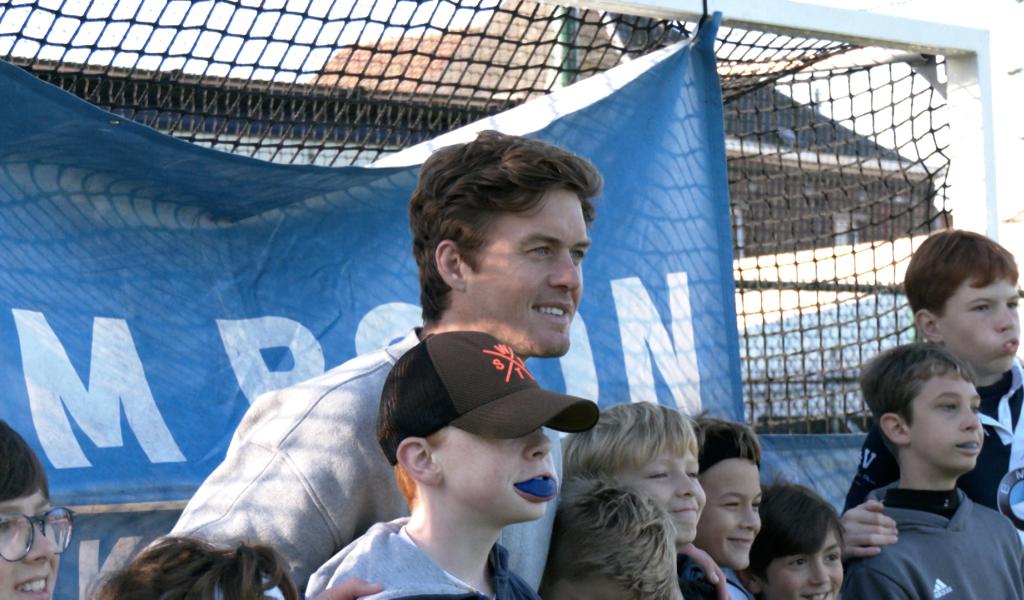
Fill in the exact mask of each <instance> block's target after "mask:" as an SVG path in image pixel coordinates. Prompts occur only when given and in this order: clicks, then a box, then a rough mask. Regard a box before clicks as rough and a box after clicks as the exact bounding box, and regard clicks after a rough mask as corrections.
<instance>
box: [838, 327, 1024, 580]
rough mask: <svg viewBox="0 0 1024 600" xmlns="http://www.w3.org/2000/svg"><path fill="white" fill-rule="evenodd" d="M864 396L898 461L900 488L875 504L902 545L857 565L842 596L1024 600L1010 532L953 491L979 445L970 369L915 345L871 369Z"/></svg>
mask: <svg viewBox="0 0 1024 600" xmlns="http://www.w3.org/2000/svg"><path fill="white" fill-rule="evenodd" d="M861 389H862V391H863V393H864V400H865V402H866V403H867V405H868V406H869V407H870V408H871V414H872V415H873V416H874V418H875V420H876V422H877V423H878V426H879V429H880V430H881V431H882V435H884V436H885V438H886V441H887V442H888V443H889V445H890V446H891V447H892V448H893V449H894V451H895V454H896V459H897V461H898V462H899V468H900V478H899V481H898V482H896V483H894V484H892V485H890V486H887V487H885V488H882V489H879V490H875V491H874V492H872V498H874V499H877V500H880V501H882V502H883V503H884V505H885V508H884V511H885V514H886V516H888V517H889V518H891V519H893V520H894V521H895V522H896V524H897V526H898V527H899V530H900V539H899V541H897V542H896V543H895V544H894V545H888V546H885V547H883V548H882V551H881V553H880V554H879V555H878V556H874V557H869V558H865V559H862V560H860V561H857V562H854V563H851V566H850V569H849V572H848V573H847V575H846V584H845V585H844V587H843V593H842V596H843V598H844V599H845V600H861V599H864V600H869V599H870V600H874V599H875V598H907V599H910V598H943V597H946V596H948V597H949V598H950V599H952V598H1024V549H1022V546H1021V541H1020V539H1019V538H1018V537H1017V533H1016V531H1015V530H1014V528H1013V525H1012V524H1011V523H1010V522H1009V520H1007V519H1006V518H1005V517H1003V516H1002V515H1000V514H999V513H997V512H995V511H994V510H991V509H989V508H986V507H984V506H980V505H978V504H975V503H974V502H972V501H971V499H970V498H968V497H967V495H966V494H965V493H964V492H963V491H961V490H958V489H957V487H956V484H957V479H959V478H960V477H961V476H962V475H963V474H964V473H967V472H969V471H970V470H971V469H973V468H974V465H975V462H976V461H977V459H978V455H979V453H980V451H981V446H982V436H983V434H982V428H981V424H980V423H979V421H978V415H977V410H978V405H979V403H980V399H979V397H978V394H977V392H976V391H975V388H974V377H973V374H972V373H971V372H970V367H968V366H967V365H966V364H964V363H963V362H961V361H960V360H959V359H957V358H956V357H954V356H953V355H952V354H951V353H950V352H947V351H946V350H945V349H943V348H942V347H941V346H938V345H936V344H927V343H921V344H908V345H905V346H899V347H897V348H893V349H890V350H887V351H885V352H883V353H882V354H880V355H879V356H877V357H876V358H874V359H873V360H872V361H871V362H869V363H868V365H867V366H866V367H865V368H864V372H863V375H862V376H861Z"/></svg>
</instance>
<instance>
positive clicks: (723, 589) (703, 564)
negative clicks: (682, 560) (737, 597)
mask: <svg viewBox="0 0 1024 600" xmlns="http://www.w3.org/2000/svg"><path fill="white" fill-rule="evenodd" d="M679 552H680V553H681V554H685V555H686V556H689V557H690V559H692V560H693V562H695V563H697V566H699V567H700V568H701V570H703V571H704V578H705V579H707V581H708V583H710V584H712V585H714V586H715V595H716V597H717V600H729V599H730V597H729V584H728V583H727V582H726V580H725V573H723V572H722V569H721V568H720V567H719V566H718V564H717V563H716V562H715V559H713V558H711V555H710V554H708V553H707V552H705V551H703V550H701V549H700V548H698V547H696V546H694V545H693V544H687V545H685V546H683V548H682V549H681V550H680V551H679Z"/></svg>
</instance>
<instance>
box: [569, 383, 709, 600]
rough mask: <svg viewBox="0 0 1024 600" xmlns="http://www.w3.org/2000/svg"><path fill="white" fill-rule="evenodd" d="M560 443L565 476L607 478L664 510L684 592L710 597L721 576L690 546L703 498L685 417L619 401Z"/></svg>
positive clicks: (695, 444)
mask: <svg viewBox="0 0 1024 600" xmlns="http://www.w3.org/2000/svg"><path fill="white" fill-rule="evenodd" d="M562 445H563V454H562V462H563V469H564V474H565V478H566V480H568V479H571V478H573V477H591V478H606V479H609V480H611V481H613V482H615V483H616V484H618V485H622V486H625V487H628V488H631V489H633V490H636V491H638V492H640V493H642V494H646V495H648V496H650V497H651V498H653V499H654V501H655V502H656V503H657V504H658V505H659V506H660V507H661V508H663V509H665V511H667V512H668V514H669V518H670V519H671V521H672V524H673V525H674V526H675V530H676V532H675V545H676V551H677V552H678V553H680V557H679V563H678V565H677V574H678V575H679V581H680V585H681V586H682V588H683V595H684V596H685V597H686V598H687V599H690V598H691V597H693V598H702V597H715V591H714V588H713V586H714V585H724V580H725V577H724V575H723V574H722V573H721V570H720V569H718V568H717V566H715V565H714V563H713V561H711V559H710V557H708V556H707V554H706V553H704V552H702V551H700V550H697V549H696V547H694V546H693V540H694V538H695V537H696V535H697V522H698V521H699V520H700V514H701V511H702V510H703V508H704V500H705V498H704V490H703V489H702V488H701V485H700V482H699V481H698V479H697V471H698V468H699V467H698V465H699V463H698V455H699V446H698V440H697V435H696V433H694V428H693V424H692V421H691V420H690V418H689V417H687V416H685V415H683V414H682V413H680V412H679V411H677V410H673V409H671V408H668V407H666V406H661V405H658V404H651V403H646V402H639V403H635V404H618V405H615V406H613V407H611V408H608V409H607V410H605V411H603V412H602V413H601V417H600V418H599V419H598V421H597V425H595V426H594V427H593V428H592V429H590V430H588V431H585V432H582V433H578V434H573V435H569V436H566V438H565V439H564V440H563V444H562ZM691 557H697V558H699V564H700V565H701V567H703V568H702V569H695V568H694V567H695V565H694V563H693V561H691V560H690V558H691ZM700 575H703V576H704V577H706V581H705V580H703V578H702V577H700ZM695 579H696V580H695Z"/></svg>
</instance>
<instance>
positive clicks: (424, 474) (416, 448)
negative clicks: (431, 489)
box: [395, 437, 441, 485]
mask: <svg viewBox="0 0 1024 600" xmlns="http://www.w3.org/2000/svg"><path fill="white" fill-rule="evenodd" d="M395 456H396V457H397V458H398V464H400V465H402V468H404V469H405V471H406V473H408V474H409V476H410V477H412V478H413V479H415V480H416V482H417V483H422V484H424V485H437V484H438V482H440V481H441V467H440V465H438V464H437V462H436V461H434V455H433V452H432V451H431V447H430V444H429V443H428V442H427V440H426V438H421V437H407V438H405V439H404V440H402V441H401V442H400V443H399V444H398V450H397V451H396V452H395Z"/></svg>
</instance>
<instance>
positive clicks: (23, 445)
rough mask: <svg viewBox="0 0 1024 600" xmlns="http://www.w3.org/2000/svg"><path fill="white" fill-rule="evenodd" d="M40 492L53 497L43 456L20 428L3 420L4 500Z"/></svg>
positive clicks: (0, 464)
mask: <svg viewBox="0 0 1024 600" xmlns="http://www.w3.org/2000/svg"><path fill="white" fill-rule="evenodd" d="M37 491H39V492H42V494H43V496H44V497H45V498H46V499H47V500H49V499H50V484H49V482H48V480H47V479H46V471H45V470H44V469H43V465H42V463H40V462H39V457H38V456H36V453H35V452H33V451H32V447H31V446H29V445H28V442H26V441H25V439H24V438H23V437H21V435H19V434H18V432H17V431H15V430H14V429H12V428H11V426H10V425H8V424H7V422H6V421H4V420H3V419H0V502H3V501H6V500H13V499H15V498H21V497H24V496H31V495H32V494H34V493H36V492H37Z"/></svg>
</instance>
